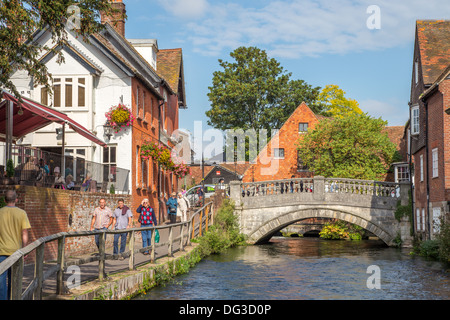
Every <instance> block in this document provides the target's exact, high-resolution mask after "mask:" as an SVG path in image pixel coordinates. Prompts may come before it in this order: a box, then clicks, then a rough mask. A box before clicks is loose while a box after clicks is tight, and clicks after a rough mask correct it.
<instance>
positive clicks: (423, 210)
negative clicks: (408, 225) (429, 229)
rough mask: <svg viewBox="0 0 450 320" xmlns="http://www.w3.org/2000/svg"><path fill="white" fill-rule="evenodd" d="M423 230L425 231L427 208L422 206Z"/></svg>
mask: <svg viewBox="0 0 450 320" xmlns="http://www.w3.org/2000/svg"><path fill="white" fill-rule="evenodd" d="M421 220H422V229H421V230H422V231H425V208H422V219H421Z"/></svg>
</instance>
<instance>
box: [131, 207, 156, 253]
mask: <svg viewBox="0 0 450 320" xmlns="http://www.w3.org/2000/svg"><path fill="white" fill-rule="evenodd" d="M136 212H137V213H139V214H140V215H139V219H138V222H139V223H140V224H141V227H142V228H144V227H152V226H153V227H156V225H157V221H156V215H155V210H153V208H152V207H150V203H149V201H148V199H144V200H142V203H141V205H140V206H139V208H137V209H136ZM141 237H142V247H143V248H145V247H149V246H150V245H151V244H152V230H151V229H147V230H142V231H141ZM144 254H145V255H147V254H148V250H147V251H144Z"/></svg>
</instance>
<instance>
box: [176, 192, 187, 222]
mask: <svg viewBox="0 0 450 320" xmlns="http://www.w3.org/2000/svg"><path fill="white" fill-rule="evenodd" d="M177 204H178V205H177V216H178V217H181V221H183V222H184V221H187V210H188V209H189V207H190V205H189V200H188V199H186V197H185V196H184V195H183V193H181V192H178V199H177Z"/></svg>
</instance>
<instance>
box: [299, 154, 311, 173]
mask: <svg viewBox="0 0 450 320" xmlns="http://www.w3.org/2000/svg"><path fill="white" fill-rule="evenodd" d="M297 171H309V169H308V166H307V165H305V164H304V163H303V160H302V159H301V158H300V151H297Z"/></svg>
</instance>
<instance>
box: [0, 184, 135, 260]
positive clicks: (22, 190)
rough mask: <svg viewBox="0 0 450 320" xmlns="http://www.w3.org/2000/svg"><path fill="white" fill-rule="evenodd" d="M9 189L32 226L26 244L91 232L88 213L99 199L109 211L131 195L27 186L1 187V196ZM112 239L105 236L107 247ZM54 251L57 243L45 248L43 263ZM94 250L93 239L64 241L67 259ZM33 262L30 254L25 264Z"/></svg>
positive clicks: (54, 255)
mask: <svg viewBox="0 0 450 320" xmlns="http://www.w3.org/2000/svg"><path fill="white" fill-rule="evenodd" d="M8 189H15V190H16V192H17V195H18V202H17V206H18V207H19V208H21V209H23V210H25V211H26V212H27V215H28V219H29V220H30V224H31V229H30V231H29V236H30V239H29V243H31V242H33V241H35V240H37V239H39V238H41V237H45V236H49V235H52V234H56V233H59V232H70V231H88V230H90V226H91V215H90V214H91V213H92V212H93V211H94V209H95V208H96V207H97V206H98V203H99V200H100V198H102V197H104V198H105V199H106V205H107V206H108V207H110V208H111V209H114V208H115V207H116V206H117V201H118V199H120V198H123V199H124V200H125V204H127V205H129V203H130V202H131V195H118V194H115V195H113V194H104V193H86V192H80V191H68V190H59V189H52V188H42V187H29V186H5V185H0V196H4V194H5V192H6V190H8ZM131 210H132V211H135V210H136V208H134V207H131ZM70 216H72V219H71V222H72V223H71V225H69V217H70ZM112 238H113V237H112V236H109V237H107V246H111V245H112V240H113V239H112ZM57 248H58V243H57V241H53V242H50V243H48V244H47V245H46V249H45V260H46V261H49V260H55V259H56V257H57ZM96 249H97V248H96V246H95V243H94V237H93V236H92V237H79V238H68V239H67V241H66V255H67V256H70V255H78V254H84V253H88V252H92V251H94V250H96ZM33 260H34V255H33V254H30V256H29V257H27V259H26V263H30V262H32V261H33Z"/></svg>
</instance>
